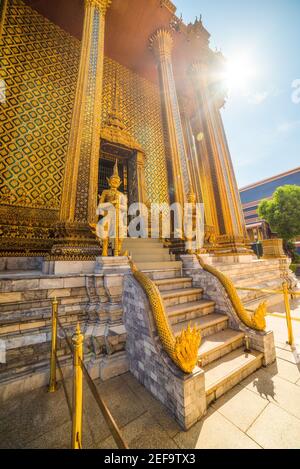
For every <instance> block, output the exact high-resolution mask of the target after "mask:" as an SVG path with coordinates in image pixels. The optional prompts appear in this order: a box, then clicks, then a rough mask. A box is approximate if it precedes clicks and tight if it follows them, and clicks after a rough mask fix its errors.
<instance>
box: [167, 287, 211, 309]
mask: <svg viewBox="0 0 300 469" xmlns="http://www.w3.org/2000/svg"><path fill="white" fill-rule="evenodd" d="M202 295H203V290H202V288H181V289H178V290H167V291H163V292H161V296H162V298H163V300H164V304H165V306H175V305H179V304H185V303H190V302H194V301H198V300H201V298H202Z"/></svg>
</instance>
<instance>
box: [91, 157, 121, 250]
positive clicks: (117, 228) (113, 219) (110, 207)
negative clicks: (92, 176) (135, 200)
mask: <svg viewBox="0 0 300 469" xmlns="http://www.w3.org/2000/svg"><path fill="white" fill-rule="evenodd" d="M107 182H108V184H109V189H105V190H104V191H103V192H102V194H101V196H100V200H99V205H98V208H97V215H102V216H103V218H102V219H100V221H99V222H98V224H97V228H96V233H97V236H98V238H100V239H101V240H102V256H105V257H107V256H108V243H109V240H110V239H114V240H115V242H114V244H115V246H114V255H115V256H119V255H120V252H121V249H122V244H123V239H124V238H125V237H126V236H127V197H126V195H124V194H123V193H122V192H120V191H119V190H118V189H119V187H120V185H121V183H122V181H121V178H120V176H119V173H118V162H117V160H116V163H115V165H114V171H113V174H112V176H111V177H110V178H109V179H108V178H107Z"/></svg>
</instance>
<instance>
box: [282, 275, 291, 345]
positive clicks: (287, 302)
mask: <svg viewBox="0 0 300 469" xmlns="http://www.w3.org/2000/svg"><path fill="white" fill-rule="evenodd" d="M282 289H283V296H284V304H285V313H286V322H287V328H288V337H289V339H288V344H289V345H294V335H293V325H292V319H291V307H290V298H289V288H288V284H287V282H286V281H285V282H283V284H282Z"/></svg>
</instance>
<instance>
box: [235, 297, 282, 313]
mask: <svg viewBox="0 0 300 469" xmlns="http://www.w3.org/2000/svg"><path fill="white" fill-rule="evenodd" d="M263 301H266V303H267V308H270V307H271V306H275V305H278V304H280V303H282V304H283V301H284V300H283V295H282V294H279V293H278V294H276V293H275V294H261V296H258V297H256V298H247V299H243V304H244V306H245V308H246V309H247V310H249V311H255V310H256V308H257V307H258V306H259V305H260V304H261V303H262V302H263Z"/></svg>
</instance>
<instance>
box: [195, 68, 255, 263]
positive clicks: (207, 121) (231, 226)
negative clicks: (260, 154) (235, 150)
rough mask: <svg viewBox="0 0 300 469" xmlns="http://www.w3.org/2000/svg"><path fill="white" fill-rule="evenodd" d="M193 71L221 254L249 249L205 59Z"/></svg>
mask: <svg viewBox="0 0 300 469" xmlns="http://www.w3.org/2000/svg"><path fill="white" fill-rule="evenodd" d="M190 75H191V78H192V82H193V91H194V97H195V101H196V107H197V109H196V114H195V116H194V119H193V131H194V133H195V139H196V145H197V150H198V158H199V161H200V166H201V173H202V175H201V186H202V194H203V200H204V205H205V211H206V215H207V218H208V219H207V223H208V224H213V225H214V226H215V228H216V233H217V235H218V237H217V245H218V246H217V252H218V253H219V254H236V253H242V254H243V253H248V249H247V248H246V245H245V243H246V228H245V222H244V217H243V213H242V208H241V202H240V197H239V193H238V188H237V183H236V179H235V175H234V170H233V166H232V162H231V157H230V153H229V149H228V144H227V139H226V135H225V132H224V128H223V123H222V118H221V114H220V109H219V108H220V103H219V101H218V99H217V97H216V96H214V95H213V91H212V83H210V81H209V67H208V64H207V63H206V61H205V59H204V60H203V61H197V62H195V63H193V64H192V66H191V68H190Z"/></svg>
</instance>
